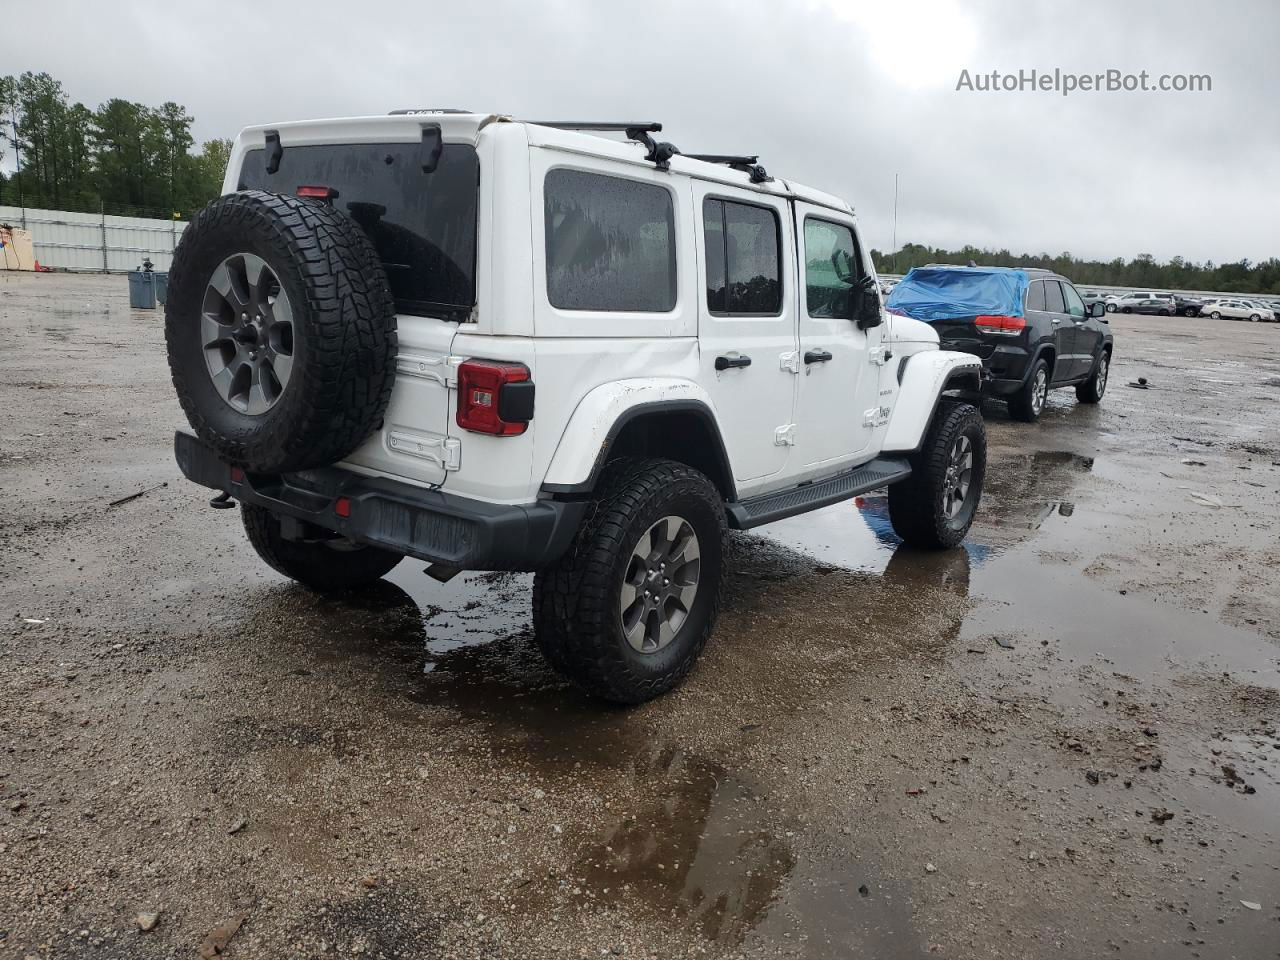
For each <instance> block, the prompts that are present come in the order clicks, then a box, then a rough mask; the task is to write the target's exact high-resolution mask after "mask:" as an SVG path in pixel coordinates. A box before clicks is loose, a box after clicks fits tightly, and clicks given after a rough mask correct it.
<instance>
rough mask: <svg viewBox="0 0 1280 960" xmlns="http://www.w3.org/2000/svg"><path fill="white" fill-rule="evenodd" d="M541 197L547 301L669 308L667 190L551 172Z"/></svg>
mask: <svg viewBox="0 0 1280 960" xmlns="http://www.w3.org/2000/svg"><path fill="white" fill-rule="evenodd" d="M543 199H544V212H545V217H546V244H547V297H548V299H549V300H550V301H551V305H552V306H555V307H559V308H560V309H561V310H609V311H617V312H627V313H665V312H667V311H668V310H671V309H672V308H673V307H675V305H676V245H675V232H676V231H675V212H674V209H673V207H672V203H671V193H670V192H669V191H668V190H667V189H666V188H665V187H660V186H657V185H656V184H651V183H638V182H636V181H635V180H624V179H622V178H621V177H609V176H604V175H603V174H598V173H581V172H579V171H577V170H552V171H550V172H549V173H548V174H547V178H546V181H545V183H544V185H543Z"/></svg>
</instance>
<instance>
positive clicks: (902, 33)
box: [0, 0, 1280, 262]
mask: <svg viewBox="0 0 1280 960" xmlns="http://www.w3.org/2000/svg"><path fill="white" fill-rule="evenodd" d="M54 23H56V24H57V25H58V26H57V30H56V31H55V30H50V29H49V25H50V24H54ZM1277 36H1280V4H1275V3H1273V2H1270V0H1256V2H1245V0H1235V2H1230V0H1228V2H1225V3H1221V4H1217V5H1215V6H1213V7H1212V8H1209V7H1205V6H1204V5H1203V4H1201V3H1198V2H1192V0H1168V2H1135V3H1126V4H1115V3H1102V2H1099V0H1079V2H1077V3H1074V4H1070V5H1066V4H1052V5H1049V4H1045V5H1033V4H1025V3H1015V2H1012V0H1007V2H1006V0H987V2H978V3H964V4H960V3H958V2H951V0H905V2H899V3H893V4H888V3H884V2H882V0H880V2H874V3H873V2H860V0H807V2H802V3H792V4H779V3H776V2H770V3H766V2H762V0H737V2H729V0H705V2H700V3H693V2H685V3H680V2H675V0H652V2H647V3H641V2H632V0H617V2H609V3H598V2H597V3H588V2H576V0H575V2H570V0H550V2H539V3H527V2H516V0H471V2H466V3H458V2H455V3H450V4H446V3H440V2H436V3H427V4H424V3H421V2H394V0H367V2H363V3H358V4H353V3H351V2H350V0H342V2H337V0H312V2H308V3H293V4H285V3H263V2H261V0H257V2H247V0H221V2H219V3H218V4H172V5H170V6H169V7H166V8H164V10H163V11H160V10H158V9H157V8H156V7H155V6H154V5H153V4H149V3H148V4H144V3H132V2H129V3H111V4H106V3H101V4H95V5H85V4H82V3H70V2H48V3H45V4H40V5H33V4H26V5H11V8H10V9H8V10H7V11H6V14H5V29H4V31H3V36H2V37H0V62H3V63H4V64H5V67H4V69H6V70H8V71H20V70H28V69H30V70H47V71H49V72H50V73H52V74H53V75H55V76H57V77H58V78H60V79H61V80H63V82H64V83H65V85H66V87H67V89H68V91H69V92H70V94H71V95H72V96H73V97H74V98H76V99H79V100H82V101H84V102H86V103H88V104H90V105H96V104H97V103H99V102H100V101H102V100H104V99H106V98H108V97H111V96H121V97H126V98H129V99H133V100H141V101H145V102H149V103H159V102H161V101H163V100H166V99H173V100H177V101H179V102H181V103H183V104H185V105H186V106H187V108H188V109H189V110H190V112H191V113H192V114H194V115H195V117H196V119H197V123H196V128H195V133H196V135H197V137H198V138H209V137H214V136H229V135H233V134H234V133H235V132H236V131H237V130H238V129H239V128H240V127H242V126H245V125H247V124H250V123H259V122H267V121H273V120H285V119H295V118H302V117H323V116H341V115H351V114H369V113H384V112H386V111H387V110H390V109H392V108H395V107H411V106H436V105H443V106H462V107H468V108H471V109H476V110H484V111H493V112H502V113H511V114H513V115H516V116H523V117H533V118H536V117H550V116H553V115H554V116H558V117H569V118H604V119H609V118H619V117H622V118H627V119H631V118H642V119H643V118H653V119H659V120H662V121H663V122H664V123H665V132H664V136H665V137H668V138H669V139H671V140H672V141H673V142H675V143H676V144H677V145H679V146H680V147H681V148H682V149H685V150H687V151H695V150H701V151H740V152H750V153H759V154H760V155H761V159H762V162H764V163H765V164H766V166H767V167H768V168H769V170H770V172H772V173H774V174H775V175H777V176H782V177H786V178H790V179H794V180H797V181H800V182H804V183H808V184H811V185H813V186H815V187H818V188H821V189H824V190H828V191H830V192H832V193H837V194H839V195H841V196H844V197H846V198H847V199H848V200H849V201H850V202H851V203H852V204H853V205H854V207H855V209H856V210H858V212H859V215H860V217H861V219H862V222H863V229H864V232H865V234H866V236H867V240H868V242H869V243H870V244H871V245H873V246H876V247H878V248H881V249H886V248H887V247H888V246H889V245H890V240H891V231H892V218H893V180H894V174H895V173H897V174H899V175H900V180H901V198H900V209H899V224H898V239H899V242H903V241H907V240H910V241H915V242H920V243H928V244H933V245H939V246H958V245H960V244H963V243H966V242H968V243H975V244H978V245H984V246H993V247H1008V248H1010V249H1011V250H1014V251H1022V250H1027V251H1032V252H1039V251H1049V252H1058V251H1061V250H1064V249H1065V250H1070V251H1072V252H1073V253H1075V254H1077V255H1081V256H1096V257H1103V258H1111V257H1114V256H1124V257H1131V256H1134V255H1136V254H1138V253H1140V252H1146V253H1152V254H1154V255H1155V256H1157V257H1160V258H1167V257H1170V256H1173V255H1175V254H1180V255H1182V256H1184V257H1189V258H1193V259H1197V260H1204V259H1212V260H1214V261H1216V262H1225V261H1228V260H1233V259H1237V258H1240V257H1246V256H1247V257H1249V258H1250V259H1253V260H1258V259H1263V258H1266V257H1268V256H1276V255H1280V250H1278V249H1277V246H1278V245H1277V242H1276V240H1277V237H1280V230H1277V228H1276V225H1275V217H1274V215H1273V214H1272V213H1270V212H1269V209H1270V206H1271V205H1273V201H1272V199H1271V198H1272V195H1273V191H1274V184H1275V180H1276V173H1277V169H1278V168H1280V128H1277V125H1276V124H1275V123H1274V122H1273V118H1274V115H1275V106H1274V105H1275V103H1276V101H1277V99H1278V95H1280V67H1278V66H1277V57H1276V47H1275V38H1276V37H1277ZM1055 67H1058V68H1060V69H1062V70H1067V71H1073V72H1077V73H1090V72H1094V71H1101V70H1106V69H1107V68H1116V69H1119V70H1124V71H1132V72H1137V71H1139V70H1143V69H1146V70H1148V71H1150V72H1151V74H1152V75H1153V76H1158V75H1159V74H1161V73H1207V74H1210V75H1211V76H1212V78H1213V89H1212V91H1211V92H1209V93H1197V94H1192V93H1182V94H1177V93H1163V94H1155V93H1146V94H1142V93H1129V94H1126V93H1091V94H1086V93H1077V94H1075V95H1073V96H1070V97H1061V96H1057V95H1054V94H1051V93H988V94H980V93H970V92H957V91H956V89H955V85H956V79H957V77H958V75H959V71H960V70H961V69H969V70H971V71H974V72H977V71H990V70H993V69H996V70H1001V71H1015V72H1016V71H1017V70H1019V69H1022V68H1026V69H1031V68H1036V69H1039V70H1046V69H1047V70H1050V71H1052V70H1053V68H1055Z"/></svg>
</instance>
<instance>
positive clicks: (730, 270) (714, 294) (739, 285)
mask: <svg viewBox="0 0 1280 960" xmlns="http://www.w3.org/2000/svg"><path fill="white" fill-rule="evenodd" d="M702 228H703V236H704V238H705V240H706V246H707V309H708V310H710V311H711V312H712V313H715V314H737V315H746V316H776V315H777V314H778V313H779V312H780V311H781V310H782V261H781V259H780V257H779V254H778V215H777V214H776V213H775V212H774V211H772V210H769V209H766V208H765V207H757V206H755V205H754V204H748V203H734V202H733V201H731V200H716V199H714V198H711V197H708V198H707V199H706V200H704V201H703V204H702Z"/></svg>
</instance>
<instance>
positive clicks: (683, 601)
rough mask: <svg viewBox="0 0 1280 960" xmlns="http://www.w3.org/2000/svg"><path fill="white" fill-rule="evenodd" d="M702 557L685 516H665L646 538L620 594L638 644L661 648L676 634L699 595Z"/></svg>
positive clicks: (626, 627) (642, 648)
mask: <svg viewBox="0 0 1280 960" xmlns="http://www.w3.org/2000/svg"><path fill="white" fill-rule="evenodd" d="M700 558H701V551H700V550H699V545H698V535H697V533H695V532H694V529H693V526H692V525H691V524H690V523H689V521H688V520H685V519H684V518H682V517H676V516H667V517H663V518H662V519H661V520H659V521H658V522H657V523H655V524H653V526H651V527H649V529H648V530H646V531H645V532H644V535H643V536H641V537H640V539H639V541H638V542H637V543H636V545H635V547H634V548H633V549H632V551H631V558H630V559H629V560H628V562H627V569H626V572H625V573H624V574H623V579H622V588H621V590H620V591H619V596H618V600H619V612H620V615H621V618H622V632H623V635H624V636H626V638H627V643H628V644H630V645H631V647H632V649H634V650H636V651H637V652H639V653H655V652H657V651H658V650H661V649H662V648H663V647H665V646H667V644H669V643H670V642H671V641H672V640H674V639H675V635H676V633H677V632H678V631H679V630H680V627H681V626H683V625H684V622H685V621H686V620H687V619H688V618H689V614H690V612H691V611H692V610H693V603H694V600H695V598H696V597H697V595H698V579H699V577H700V575H701V559H700Z"/></svg>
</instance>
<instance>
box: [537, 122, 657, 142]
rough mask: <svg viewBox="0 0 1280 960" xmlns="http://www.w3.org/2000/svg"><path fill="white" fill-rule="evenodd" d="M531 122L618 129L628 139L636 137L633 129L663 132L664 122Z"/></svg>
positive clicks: (564, 127)
mask: <svg viewBox="0 0 1280 960" xmlns="http://www.w3.org/2000/svg"><path fill="white" fill-rule="evenodd" d="M529 122H530V123H536V124H537V125H538V126H540V127H558V128H559V129H561V130H595V131H601V132H610V131H616V132H618V133H627V136H628V139H635V138H634V137H631V135H630V131H632V130H639V131H642V132H645V133H661V132H662V124H660V123H656V122H654V121H652V120H625V121H623V120H617V121H614V120H605V121H600V120H530V121H529Z"/></svg>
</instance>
